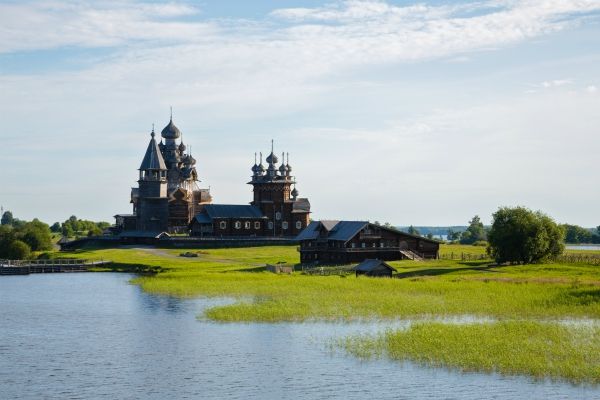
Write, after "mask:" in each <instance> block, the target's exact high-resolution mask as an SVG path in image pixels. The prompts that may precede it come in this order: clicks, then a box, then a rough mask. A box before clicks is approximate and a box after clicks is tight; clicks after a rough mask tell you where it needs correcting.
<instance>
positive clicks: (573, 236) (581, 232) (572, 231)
mask: <svg viewBox="0 0 600 400" xmlns="http://www.w3.org/2000/svg"><path fill="white" fill-rule="evenodd" d="M561 226H562V227H563V229H564V230H565V242H567V243H590V242H591V241H592V232H590V231H589V230H588V229H585V228H583V227H581V226H578V225H569V224H563V225H561Z"/></svg>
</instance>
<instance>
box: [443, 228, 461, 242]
mask: <svg viewBox="0 0 600 400" xmlns="http://www.w3.org/2000/svg"><path fill="white" fill-rule="evenodd" d="M446 237H447V238H448V240H449V241H451V242H453V241H455V240H458V239H460V232H454V230H453V229H448V232H447V233H446Z"/></svg>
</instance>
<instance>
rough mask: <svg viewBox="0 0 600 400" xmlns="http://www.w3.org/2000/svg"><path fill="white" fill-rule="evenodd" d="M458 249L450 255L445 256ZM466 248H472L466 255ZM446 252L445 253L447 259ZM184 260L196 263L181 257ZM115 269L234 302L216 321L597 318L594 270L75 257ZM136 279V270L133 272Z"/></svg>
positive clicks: (179, 292) (272, 255) (221, 254)
mask: <svg viewBox="0 0 600 400" xmlns="http://www.w3.org/2000/svg"><path fill="white" fill-rule="evenodd" d="M448 247H450V248H452V247H453V246H448ZM461 247H465V246H461ZM443 250H447V249H443ZM185 251H192V252H194V251H195V252H198V253H199V257H197V258H187V257H179V254H180V253H182V252H185ZM73 255H76V256H77V257H78V258H94V259H110V260H113V261H115V266H114V268H116V269H119V268H120V269H121V270H123V269H126V268H134V267H137V268H139V267H143V266H146V267H147V268H149V269H154V271H159V273H157V274H152V275H147V276H141V277H139V278H136V279H135V280H134V283H136V284H139V285H140V286H141V287H142V288H143V289H144V290H146V291H149V292H152V293H158V294H167V295H175V296H182V297H191V296H213V297H214V296H227V297H236V298H239V299H240V301H239V302H236V303H234V304H229V305H224V306H220V307H214V308H211V309H209V310H208V311H207V312H206V316H207V317H208V318H211V319H214V320H219V321H271V322H274V321H304V320H315V319H319V320H355V319H365V318H372V319H397V318H407V317H414V316H422V315H462V314H472V315H479V316H493V317H498V318H561V317H565V316H577V317H590V318H597V317H600V295H599V294H598V291H597V290H598V288H600V275H599V274H598V267H596V266H588V265H582V264H577V265H567V264H536V265H529V266H526V267H525V266H503V267H496V266H490V265H489V262H486V261H478V262H460V261H450V260H434V261H427V262H413V261H396V262H392V263H391V264H392V265H393V266H394V267H395V268H396V269H397V270H398V274H397V277H398V278H395V279H382V278H380V279H375V278H365V277H363V278H355V277H354V276H348V277H346V278H340V277H338V276H307V275H303V274H301V272H300V271H297V272H295V273H294V274H293V275H291V276H288V275H275V274H272V273H269V272H266V271H265V268H264V265H265V263H276V262H278V261H285V262H289V263H293V262H295V261H297V260H298V253H297V252H296V250H295V247H293V246H273V247H255V248H238V249H211V250H202V251H198V250H193V249H174V250H170V249H153V248H130V249H99V250H89V251H81V252H77V253H75V254H71V255H69V254H68V253H61V256H65V257H67V256H73ZM130 270H134V269H130Z"/></svg>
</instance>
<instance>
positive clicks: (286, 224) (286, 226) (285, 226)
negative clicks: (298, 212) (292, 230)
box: [281, 221, 288, 229]
mask: <svg viewBox="0 0 600 400" xmlns="http://www.w3.org/2000/svg"><path fill="white" fill-rule="evenodd" d="M281 228H282V229H287V228H288V223H287V221H283V222H282V223H281Z"/></svg>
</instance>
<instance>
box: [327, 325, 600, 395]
mask: <svg viewBox="0 0 600 400" xmlns="http://www.w3.org/2000/svg"><path fill="white" fill-rule="evenodd" d="M337 345H338V346H340V347H342V348H343V349H345V350H346V351H348V352H349V353H351V354H353V355H355V356H357V357H360V358H372V357H388V358H390V359H393V360H398V361H406V360H410V361H413V362H417V363H419V364H422V365H426V366H431V367H440V366H443V367H449V368H454V369H457V370H459V371H463V372H467V371H477V372H486V373H500V374H506V375H528V376H532V377H535V378H538V379H544V378H550V379H553V380H567V381H569V382H572V383H593V384H598V383H600V325H589V324H559V323H545V322H534V321H501V322H495V323H475V324H444V323H437V322H419V323H415V324H413V325H412V326H411V327H409V328H408V329H406V330H393V331H387V332H385V333H382V334H380V335H375V336H352V337H349V338H346V339H343V340H340V341H339V342H338V343H337Z"/></svg>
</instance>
